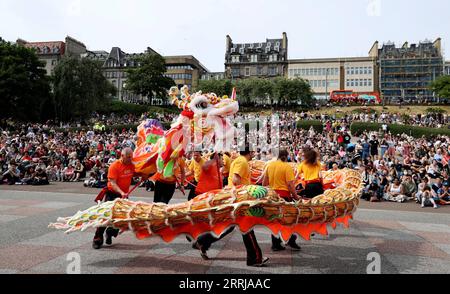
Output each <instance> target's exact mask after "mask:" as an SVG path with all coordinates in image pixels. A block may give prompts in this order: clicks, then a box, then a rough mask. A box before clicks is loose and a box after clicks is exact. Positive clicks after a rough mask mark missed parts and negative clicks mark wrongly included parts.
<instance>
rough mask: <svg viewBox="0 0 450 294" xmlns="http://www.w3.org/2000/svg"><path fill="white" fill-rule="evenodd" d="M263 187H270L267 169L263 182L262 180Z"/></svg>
mask: <svg viewBox="0 0 450 294" xmlns="http://www.w3.org/2000/svg"><path fill="white" fill-rule="evenodd" d="M262 185H263V186H264V187H267V186H269V176H268V174H267V169H266V173H265V174H264V177H263V180H262Z"/></svg>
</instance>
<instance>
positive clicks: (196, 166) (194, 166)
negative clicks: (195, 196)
mask: <svg viewBox="0 0 450 294" xmlns="http://www.w3.org/2000/svg"><path fill="white" fill-rule="evenodd" d="M203 164H205V160H204V159H203V158H202V159H200V162H197V161H195V159H193V158H192V161H191V164H190V165H189V170H190V171H193V172H194V179H195V181H196V182H198V181H199V179H200V174H201V173H202V166H203Z"/></svg>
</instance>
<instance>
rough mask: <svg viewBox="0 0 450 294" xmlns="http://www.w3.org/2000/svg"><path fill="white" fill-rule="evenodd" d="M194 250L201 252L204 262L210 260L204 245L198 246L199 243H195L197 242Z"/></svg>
mask: <svg viewBox="0 0 450 294" xmlns="http://www.w3.org/2000/svg"><path fill="white" fill-rule="evenodd" d="M192 248H193V249H195V250H200V256H201V257H202V258H203V259H204V260H209V256H208V253H207V251H206V250H205V249H204V248H203V246H202V245H200V244H198V242H197V241H195V242H194V243H193V244H192Z"/></svg>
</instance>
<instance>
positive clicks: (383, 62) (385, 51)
mask: <svg viewBox="0 0 450 294" xmlns="http://www.w3.org/2000/svg"><path fill="white" fill-rule="evenodd" d="M370 55H371V56H373V57H376V58H377V59H378V63H379V67H380V89H381V93H382V97H383V99H384V100H387V101H388V102H390V101H395V100H400V101H414V102H421V101H427V100H428V101H432V100H434V99H435V97H434V95H433V93H432V91H430V89H429V85H430V83H431V82H433V81H434V80H436V79H437V78H438V77H439V76H441V75H442V74H443V72H444V61H443V57H442V48H441V39H440V38H438V39H437V40H436V41H435V42H431V41H424V42H420V43H419V44H411V45H409V44H408V42H406V43H405V44H403V46H401V47H396V46H395V44H394V43H392V42H388V43H386V44H383V46H382V47H381V48H379V46H378V42H376V43H375V45H374V47H373V48H372V50H371V52H370Z"/></svg>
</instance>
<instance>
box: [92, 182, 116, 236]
mask: <svg viewBox="0 0 450 294" xmlns="http://www.w3.org/2000/svg"><path fill="white" fill-rule="evenodd" d="M120 197H122V196H121V195H120V194H118V193H116V192H112V191H108V192H106V195H105V201H114V200H115V199H117V198H120ZM105 231H106V234H107V235H108V236H117V234H118V233H119V230H118V229H114V228H111V227H108V228H104V227H103V228H97V230H96V231H95V236H94V240H95V239H99V238H103V234H104V233H105Z"/></svg>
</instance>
